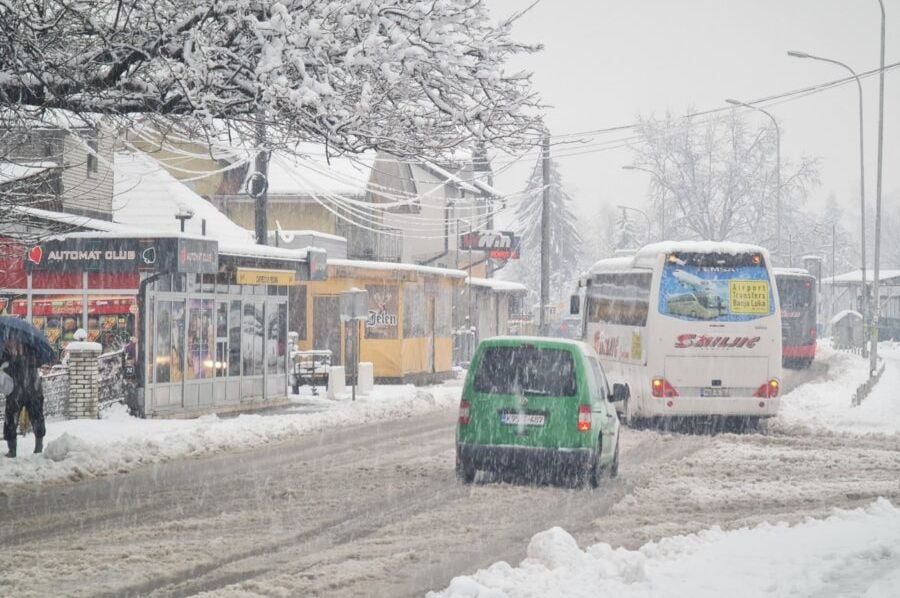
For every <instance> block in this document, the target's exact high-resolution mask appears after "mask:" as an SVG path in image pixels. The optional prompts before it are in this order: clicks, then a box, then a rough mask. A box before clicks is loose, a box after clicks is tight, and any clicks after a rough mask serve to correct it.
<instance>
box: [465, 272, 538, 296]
mask: <svg viewBox="0 0 900 598" xmlns="http://www.w3.org/2000/svg"><path fill="white" fill-rule="evenodd" d="M467 282H468V283H469V284H471V285H472V286H473V287H483V288H488V289H491V290H492V291H495V292H498V293H514V294H520V293H521V294H524V293H527V292H528V287H526V286H525V285H524V284H519V283H518V282H512V281H510V280H498V279H496V278H477V277H474V276H473V277H472V278H470V279H469V280H468V281H467Z"/></svg>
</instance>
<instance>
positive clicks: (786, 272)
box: [772, 268, 810, 276]
mask: <svg viewBox="0 0 900 598" xmlns="http://www.w3.org/2000/svg"><path fill="white" fill-rule="evenodd" d="M772 272H773V273H774V274H775V275H776V276H790V275H792V274H793V275H795V276H796V275H800V276H810V273H809V270H807V269H806V268H772Z"/></svg>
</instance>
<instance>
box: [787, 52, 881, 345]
mask: <svg viewBox="0 0 900 598" xmlns="http://www.w3.org/2000/svg"><path fill="white" fill-rule="evenodd" d="M788 56H793V57H794V58H809V59H811V60H820V61H822V62H830V63H831V64H836V65H838V66H840V67H843V68H845V69H847V70H848V71H850V74H851V75H853V78H854V79H855V80H856V88H857V90H858V91H859V215H860V229H859V230H860V261H861V262H862V305H861V307H862V316H863V327H864V329H865V330H867V331H868V330H869V289H868V286H867V285H866V160H865V151H864V147H865V145H864V144H863V90H862V83H861V82H860V80H859V75H857V74H856V71H854V70H853V69H852V68H850V67H849V66H848V65H846V64H844V63H843V62H840V61H839V60H833V59H831V58H825V57H823V56H814V55H812V54H808V53H806V52H796V51H789V52H788ZM863 352H864V354H865V352H866V351H865V342H864V343H863Z"/></svg>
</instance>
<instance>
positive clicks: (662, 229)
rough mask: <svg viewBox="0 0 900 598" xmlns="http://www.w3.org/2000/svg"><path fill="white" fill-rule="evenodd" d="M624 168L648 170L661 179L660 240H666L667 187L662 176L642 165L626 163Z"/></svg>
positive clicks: (657, 178) (647, 171) (658, 179)
mask: <svg viewBox="0 0 900 598" xmlns="http://www.w3.org/2000/svg"><path fill="white" fill-rule="evenodd" d="M622 170H640V171H642V172H646V173H648V174H650V175H652V176H653V177H654V178H655V179H656V180H657V181H659V186H660V187H661V188H662V191H663V192H662V196H661V197H660V200H659V211H660V216H659V240H660V241H665V240H666V189H665V185H663V182H662V178H660V176H659V175H658V174H656V173H655V172H653V171H652V170H650V169H649V168H641V167H640V166H634V165H632V164H626V165H625V166H623V167H622Z"/></svg>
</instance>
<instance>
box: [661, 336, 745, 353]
mask: <svg viewBox="0 0 900 598" xmlns="http://www.w3.org/2000/svg"><path fill="white" fill-rule="evenodd" d="M759 341H760V337H758V336H708V335H706V334H699V335H698V334H679V335H678V338H676V339H675V348H676V349H688V348H691V347H698V348H716V349H738V348H743V349H752V348H753V347H755V346H756V343H758V342H759Z"/></svg>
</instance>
